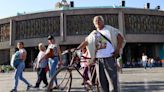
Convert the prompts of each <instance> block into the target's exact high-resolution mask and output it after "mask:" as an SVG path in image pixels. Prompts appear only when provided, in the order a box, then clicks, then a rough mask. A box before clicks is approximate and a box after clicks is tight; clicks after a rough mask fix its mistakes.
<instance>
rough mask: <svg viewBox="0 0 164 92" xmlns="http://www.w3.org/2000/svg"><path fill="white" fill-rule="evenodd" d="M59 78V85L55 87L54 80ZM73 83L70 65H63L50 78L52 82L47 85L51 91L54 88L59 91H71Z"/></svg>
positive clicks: (49, 91)
mask: <svg viewBox="0 0 164 92" xmlns="http://www.w3.org/2000/svg"><path fill="white" fill-rule="evenodd" d="M55 79H57V86H56V87H55V88H54V87H53V83H54V80H55ZM71 85H72V73H71V70H70V69H69V67H62V68H60V69H59V70H57V72H56V74H55V75H54V76H53V77H52V79H51V80H50V83H49V85H48V87H47V91H48V92H51V91H53V90H55V91H57V92H60V91H61V92H69V91H70V89H71Z"/></svg>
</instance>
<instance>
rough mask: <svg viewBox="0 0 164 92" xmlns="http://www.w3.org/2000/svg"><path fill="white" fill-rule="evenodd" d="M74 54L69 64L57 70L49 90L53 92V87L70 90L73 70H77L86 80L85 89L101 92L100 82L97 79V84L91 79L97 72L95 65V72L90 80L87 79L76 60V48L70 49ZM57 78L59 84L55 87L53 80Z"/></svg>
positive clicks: (68, 91) (58, 89)
mask: <svg viewBox="0 0 164 92" xmlns="http://www.w3.org/2000/svg"><path fill="white" fill-rule="evenodd" d="M70 51H71V52H72V53H73V54H72V59H71V62H70V64H69V65H68V66H64V67H62V68H60V69H58V70H57V72H56V74H55V75H54V76H53V77H52V78H51V80H50V83H49V85H48V87H47V91H48V92H52V91H53V89H56V90H57V92H59V91H61V92H63V91H65V92H70V91H71V89H72V79H73V74H72V73H73V72H74V71H76V72H78V74H80V77H81V78H82V79H83V80H84V81H85V82H84V85H83V86H84V89H85V91H92V92H99V85H98V84H99V83H98V81H97V79H96V83H95V85H92V83H91V80H92V79H93V77H94V75H93V74H94V73H95V72H96V69H95V67H94V69H93V73H92V74H91V76H90V81H88V80H85V78H84V76H83V75H82V73H81V72H80V70H79V68H78V67H77V64H78V62H80V61H78V62H75V61H74V60H75V58H76V57H75V56H76V55H77V51H75V50H70ZM55 79H57V83H58V85H57V86H56V87H55V88H53V82H54V80H55Z"/></svg>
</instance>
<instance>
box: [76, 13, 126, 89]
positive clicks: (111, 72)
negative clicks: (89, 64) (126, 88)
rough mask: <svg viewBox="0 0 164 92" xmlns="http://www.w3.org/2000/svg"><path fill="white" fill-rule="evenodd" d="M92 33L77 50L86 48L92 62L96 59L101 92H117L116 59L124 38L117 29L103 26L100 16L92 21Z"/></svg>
mask: <svg viewBox="0 0 164 92" xmlns="http://www.w3.org/2000/svg"><path fill="white" fill-rule="evenodd" d="M93 23H94V26H95V27H96V30H94V31H92V32H91V33H90V34H89V35H88V36H87V37H86V39H85V41H83V42H82V43H81V44H80V45H79V47H78V48H77V49H81V48H84V47H87V50H88V52H89V53H90V57H91V58H92V60H94V59H96V73H97V78H98V82H99V85H100V87H101V92H118V91H119V88H118V75H117V62H116V57H118V56H119V55H120V53H121V52H122V48H123V46H124V44H123V43H124V38H123V36H122V34H121V33H120V32H119V31H118V29H116V28H113V27H112V26H109V25H104V19H103V17H102V16H95V17H94V19H93Z"/></svg>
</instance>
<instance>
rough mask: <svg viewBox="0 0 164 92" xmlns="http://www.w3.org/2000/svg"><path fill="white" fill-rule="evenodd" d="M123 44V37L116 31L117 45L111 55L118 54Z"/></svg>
mask: <svg viewBox="0 0 164 92" xmlns="http://www.w3.org/2000/svg"><path fill="white" fill-rule="evenodd" d="M122 44H123V37H122V36H121V35H120V34H119V33H118V35H117V47H116V50H115V52H114V53H113V56H115V57H117V56H118V55H119V54H120V49H121V48H122Z"/></svg>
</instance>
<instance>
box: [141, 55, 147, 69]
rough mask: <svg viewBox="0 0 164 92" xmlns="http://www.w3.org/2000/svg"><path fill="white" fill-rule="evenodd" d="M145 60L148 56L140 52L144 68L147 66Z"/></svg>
mask: <svg viewBox="0 0 164 92" xmlns="http://www.w3.org/2000/svg"><path fill="white" fill-rule="evenodd" d="M147 62H148V57H147V55H146V54H145V53H142V63H143V67H144V68H145V69H146V68H147Z"/></svg>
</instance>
